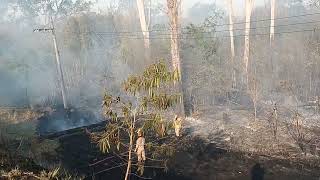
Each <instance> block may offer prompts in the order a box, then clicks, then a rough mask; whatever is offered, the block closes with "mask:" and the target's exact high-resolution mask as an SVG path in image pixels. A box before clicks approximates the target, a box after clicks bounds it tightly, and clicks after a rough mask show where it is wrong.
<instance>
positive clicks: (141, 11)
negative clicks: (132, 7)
mask: <svg viewBox="0 0 320 180" xmlns="http://www.w3.org/2000/svg"><path fill="white" fill-rule="evenodd" d="M137 6H138V12H139V19H140V25H141V30H142V34H143V40H144V51H145V52H144V53H145V59H146V60H148V59H149V58H150V57H149V56H150V33H149V23H150V14H149V22H148V23H147V21H146V15H145V10H144V9H145V8H144V0H137ZM150 8H151V7H149V9H150Z"/></svg>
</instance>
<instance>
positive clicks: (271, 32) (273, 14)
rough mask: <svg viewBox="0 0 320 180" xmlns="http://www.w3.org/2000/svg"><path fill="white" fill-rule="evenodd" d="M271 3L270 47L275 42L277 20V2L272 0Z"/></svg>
mask: <svg viewBox="0 0 320 180" xmlns="http://www.w3.org/2000/svg"><path fill="white" fill-rule="evenodd" d="M270 3H271V12H270V46H271V45H272V42H273V40H274V18H275V10H274V7H275V3H276V2H275V0H270Z"/></svg>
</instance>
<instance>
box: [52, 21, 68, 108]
mask: <svg viewBox="0 0 320 180" xmlns="http://www.w3.org/2000/svg"><path fill="white" fill-rule="evenodd" d="M51 26H52V30H51V32H52V39H53V45H54V50H55V55H56V61H57V68H58V73H59V76H60V79H59V82H60V88H61V94H62V100H63V107H64V109H68V103H67V97H66V86H65V82H64V77H63V71H62V67H61V62H60V54H59V49H58V45H57V37H56V33H55V27H54V23H53V19H52V18H51Z"/></svg>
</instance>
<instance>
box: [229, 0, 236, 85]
mask: <svg viewBox="0 0 320 180" xmlns="http://www.w3.org/2000/svg"><path fill="white" fill-rule="evenodd" d="M228 11H229V34H230V51H231V66H232V72H231V73H232V75H231V77H232V87H235V86H236V79H235V78H236V72H235V65H234V58H235V50H234V35H233V6H232V0H228Z"/></svg>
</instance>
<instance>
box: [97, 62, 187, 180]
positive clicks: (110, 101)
mask: <svg viewBox="0 0 320 180" xmlns="http://www.w3.org/2000/svg"><path fill="white" fill-rule="evenodd" d="M175 81H179V74H178V72H177V71H173V72H170V71H168V69H167V67H166V65H165V64H164V63H163V62H159V63H157V64H153V65H150V66H149V67H147V68H146V70H145V71H144V72H143V74H142V75H138V76H130V77H129V78H128V79H127V80H126V81H125V82H124V83H123V90H124V92H125V93H126V94H127V95H128V96H127V98H126V97H113V96H112V95H109V94H108V93H106V94H105V96H104V100H103V107H104V112H105V115H106V117H109V118H111V120H110V121H109V123H108V125H107V126H106V129H105V131H104V132H102V133H98V134H95V135H94V136H93V137H94V140H95V141H96V142H97V143H98V145H99V147H100V149H101V151H102V152H111V151H113V152H116V153H117V152H118V153H119V152H120V151H124V152H121V153H119V154H120V155H121V154H122V155H123V154H128V156H127V157H128V159H127V163H126V165H127V170H126V174H125V180H127V179H128V178H129V176H130V174H131V168H132V166H134V165H135V164H133V155H132V152H133V149H134V148H133V146H134V139H135V137H136V136H135V133H136V132H137V129H140V128H141V129H142V130H143V131H144V132H145V136H146V137H149V138H150V139H151V138H152V139H154V138H157V137H162V136H163V129H164V127H168V126H169V124H168V121H164V120H163V117H164V112H165V111H166V110H168V109H169V108H170V107H172V106H174V104H176V103H177V102H178V101H179V99H180V97H181V95H179V94H177V93H176V94H170V92H171V90H172V88H171V85H172V84H173V82H175ZM165 129H166V130H168V128H165ZM156 141H157V139H155V141H152V142H151V141H150V140H149V143H147V144H148V145H147V146H148V147H149V149H150V148H151V147H152V146H154V145H155V143H154V142H156ZM157 148H158V149H162V150H163V149H164V148H170V147H169V146H166V145H165V144H161V145H159V146H158V147H157ZM163 152H166V151H163ZM167 152H170V151H167Z"/></svg>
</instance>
